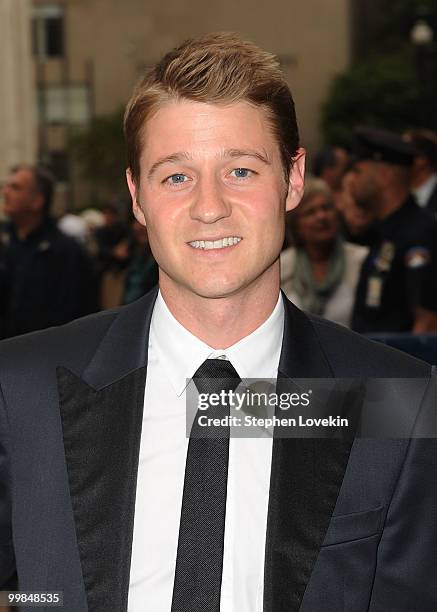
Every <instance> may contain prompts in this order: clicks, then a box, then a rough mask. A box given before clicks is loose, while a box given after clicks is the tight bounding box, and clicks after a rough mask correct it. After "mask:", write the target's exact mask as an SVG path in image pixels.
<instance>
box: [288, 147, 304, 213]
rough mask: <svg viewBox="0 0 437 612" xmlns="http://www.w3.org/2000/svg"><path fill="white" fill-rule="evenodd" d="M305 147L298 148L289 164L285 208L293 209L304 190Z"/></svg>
mask: <svg viewBox="0 0 437 612" xmlns="http://www.w3.org/2000/svg"><path fill="white" fill-rule="evenodd" d="M305 155H306V151H305V149H302V148H299V149H298V150H297V153H296V155H295V156H294V157H293V161H292V163H291V166H290V176H289V178H288V193H287V199H286V202H285V210H286V211H289V210H293V208H296V206H297V205H298V204H299V202H300V201H301V199H302V196H303V191H304V176H305Z"/></svg>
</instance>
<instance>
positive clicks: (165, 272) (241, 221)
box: [128, 101, 304, 298]
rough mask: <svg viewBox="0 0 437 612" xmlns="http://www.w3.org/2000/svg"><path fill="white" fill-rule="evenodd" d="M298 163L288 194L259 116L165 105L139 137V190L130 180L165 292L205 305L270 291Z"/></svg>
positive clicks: (241, 105) (295, 191) (297, 191)
mask: <svg viewBox="0 0 437 612" xmlns="http://www.w3.org/2000/svg"><path fill="white" fill-rule="evenodd" d="M303 163H304V155H303V152H300V154H299V156H298V158H297V161H296V162H295V164H294V165H293V169H292V170H291V173H290V183H291V185H292V187H291V188H289V185H287V184H286V182H285V178H284V169H283V167H282V164H281V157H280V151H279V146H278V144H277V142H276V140H275V139H274V137H273V135H272V133H271V129H270V126H269V124H268V121H267V119H266V116H265V114H264V111H263V110H262V109H259V108H256V107H254V106H252V105H250V104H248V103H246V102H238V103H234V104H231V105H229V106H218V105H214V104H205V103H200V102H191V101H181V102H172V103H169V104H168V105H166V106H164V107H162V108H161V109H160V110H159V111H158V112H157V113H156V114H155V115H154V116H153V117H152V118H151V119H150V120H149V121H148V122H147V124H146V126H145V129H144V134H143V152H142V157H141V162H140V172H141V176H140V186H139V189H138V190H137V189H136V186H135V185H134V184H133V182H132V180H131V177H130V174H129V172H128V183H129V189H130V191H131V195H132V199H133V209H134V213H135V215H136V217H137V219H138V220H139V221H140V222H141V223H143V224H145V225H146V226H147V230H148V235H149V242H150V246H151V249H152V252H153V254H154V256H155V259H156V260H157V262H158V265H159V267H160V285H161V289H163V288H165V290H167V291H172V292H173V295H175V292H178V295H182V294H183V293H184V292H189V293H190V294H196V295H198V296H202V297H205V298H221V297H227V296H231V295H235V294H236V293H238V292H240V291H243V290H245V289H246V288H248V287H254V286H257V287H258V288H259V289H260V291H262V289H263V288H264V289H265V290H269V287H271V283H272V279H275V282H276V279H277V278H279V263H278V256H279V252H280V250H281V246H282V242H283V238H284V218H285V209H286V206H287V209H291V208H293V207H294V206H296V205H297V203H298V202H299V200H300V197H301V190H302V182H303ZM287 191H288V196H287Z"/></svg>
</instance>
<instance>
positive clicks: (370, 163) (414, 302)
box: [350, 127, 437, 333]
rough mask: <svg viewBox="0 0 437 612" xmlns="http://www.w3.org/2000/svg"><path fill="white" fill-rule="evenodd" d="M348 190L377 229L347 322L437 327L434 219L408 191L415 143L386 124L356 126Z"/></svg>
mask: <svg viewBox="0 0 437 612" xmlns="http://www.w3.org/2000/svg"><path fill="white" fill-rule="evenodd" d="M353 154H354V164H353V167H352V170H351V177H350V190H351V193H352V195H353V197H354V198H355V200H356V202H357V204H358V205H359V206H361V207H362V208H364V209H366V210H369V211H373V213H374V215H375V217H376V219H377V235H376V238H375V241H374V243H373V245H372V246H371V248H370V251H369V254H368V256H367V258H366V259H365V261H364V263H363V267H362V270H361V275H360V279H359V282H358V286H357V292H356V299H355V306H354V310H353V316H352V328H353V329H354V330H355V331H358V332H361V333H371V332H403V331H414V332H426V331H433V330H435V329H437V223H436V222H434V220H433V219H431V218H430V216H429V215H427V214H426V213H425V212H423V211H422V210H421V209H420V208H419V206H418V205H417V204H416V202H415V200H414V198H413V197H412V196H411V194H410V180H411V174H410V173H411V166H412V163H413V159H414V154H415V151H414V148H413V147H412V146H411V145H410V144H408V143H406V142H404V141H403V140H402V139H401V138H400V137H398V136H397V135H395V134H392V133H390V132H386V131H385V130H378V129H375V128H365V127H362V128H357V129H356V130H355V133H354V144H353Z"/></svg>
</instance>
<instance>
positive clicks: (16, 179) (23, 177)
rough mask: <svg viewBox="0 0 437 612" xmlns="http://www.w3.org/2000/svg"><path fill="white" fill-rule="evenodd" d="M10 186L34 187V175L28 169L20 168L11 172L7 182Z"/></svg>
mask: <svg viewBox="0 0 437 612" xmlns="http://www.w3.org/2000/svg"><path fill="white" fill-rule="evenodd" d="M7 182H8V184H9V185H20V186H21V187H33V185H34V180H33V173H32V171H31V170H29V169H28V168H19V169H18V170H15V172H11V174H10V175H9V177H8V180H7Z"/></svg>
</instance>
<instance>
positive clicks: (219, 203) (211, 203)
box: [190, 177, 232, 223]
mask: <svg viewBox="0 0 437 612" xmlns="http://www.w3.org/2000/svg"><path fill="white" fill-rule="evenodd" d="M231 212H232V206H231V204H230V202H229V201H228V200H227V199H226V197H225V194H224V193H223V188H222V187H221V186H220V184H219V182H218V180H217V179H216V178H215V177H210V178H206V177H204V178H203V179H202V180H201V181H200V182H199V184H198V188H197V190H196V193H195V196H194V200H193V203H192V204H191V208H190V216H191V218H192V219H194V220H196V221H201V222H202V223H215V222H216V221H219V220H220V219H224V218H226V217H229V216H230V215H231Z"/></svg>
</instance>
